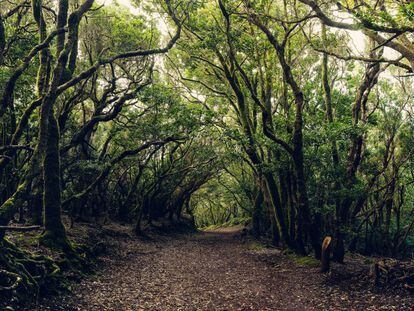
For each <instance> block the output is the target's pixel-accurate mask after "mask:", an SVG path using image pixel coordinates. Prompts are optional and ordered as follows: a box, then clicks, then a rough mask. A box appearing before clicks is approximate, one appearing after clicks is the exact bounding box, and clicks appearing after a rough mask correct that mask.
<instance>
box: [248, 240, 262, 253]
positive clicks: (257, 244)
mask: <svg viewBox="0 0 414 311" xmlns="http://www.w3.org/2000/svg"><path fill="white" fill-rule="evenodd" d="M247 247H248V249H250V250H254V251H259V250H262V249H265V248H266V246H265V245H264V244H262V243H260V242H259V241H256V240H253V241H250V242H249V244H248V246H247Z"/></svg>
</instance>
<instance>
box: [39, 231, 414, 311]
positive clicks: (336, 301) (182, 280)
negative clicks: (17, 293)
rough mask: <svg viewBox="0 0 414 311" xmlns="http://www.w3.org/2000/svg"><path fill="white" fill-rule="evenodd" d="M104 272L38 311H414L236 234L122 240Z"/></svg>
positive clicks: (408, 300)
mask: <svg viewBox="0 0 414 311" xmlns="http://www.w3.org/2000/svg"><path fill="white" fill-rule="evenodd" d="M119 246H120V248H119V253H118V254H116V255H113V256H108V257H105V258H104V261H103V262H102V266H103V268H102V269H101V270H100V271H99V273H98V274H97V275H95V276H93V277H91V278H87V279H84V280H83V281H82V282H81V283H80V284H78V285H76V286H75V287H74V289H73V293H72V294H71V295H69V296H64V297H58V298H55V299H54V300H53V301H49V302H48V303H47V304H45V305H42V306H39V308H38V309H39V310H54V311H55V310H56V311H57V310H117V311H118V310H119V311H121V310H151V311H153V310H410V309H412V307H414V299H413V298H412V297H408V296H406V297H399V296H396V295H395V294H393V295H387V294H375V293H371V292H367V291H366V290H356V289H355V288H354V287H353V286H348V287H350V288H347V287H346V286H345V287H344V284H341V283H340V284H339V285H338V284H334V285H332V284H330V279H331V278H332V275H331V276H327V277H323V276H321V275H320V274H319V273H318V271H317V268H311V267H309V266H301V265H298V264H296V263H294V262H293V261H292V259H289V258H288V257H286V256H285V255H282V254H280V252H279V251H278V250H275V249H258V248H257V247H256V248H254V247H252V245H251V243H250V242H246V241H243V240H242V239H241V238H240V236H239V235H237V234H236V233H234V232H231V231H230V232H208V233H198V234H195V235H181V236H178V237H174V238H168V237H162V238H160V239H157V240H156V241H153V242H145V243H144V242H137V241H136V240H133V241H131V239H127V238H124V239H123V240H122V241H120V245H119Z"/></svg>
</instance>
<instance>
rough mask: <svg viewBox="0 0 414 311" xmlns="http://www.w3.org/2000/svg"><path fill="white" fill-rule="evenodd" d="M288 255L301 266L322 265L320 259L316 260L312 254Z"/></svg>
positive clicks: (314, 266)
mask: <svg viewBox="0 0 414 311" xmlns="http://www.w3.org/2000/svg"><path fill="white" fill-rule="evenodd" d="M288 257H290V258H291V259H292V260H293V261H294V262H295V263H297V264H298V265H301V266H308V267H313V268H316V267H319V266H320V262H319V260H316V259H315V258H314V257H311V256H304V257H302V256H297V255H289V256H288Z"/></svg>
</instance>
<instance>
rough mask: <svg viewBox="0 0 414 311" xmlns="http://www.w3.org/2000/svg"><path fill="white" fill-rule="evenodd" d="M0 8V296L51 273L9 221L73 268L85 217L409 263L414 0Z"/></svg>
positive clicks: (8, 2)
mask: <svg viewBox="0 0 414 311" xmlns="http://www.w3.org/2000/svg"><path fill="white" fill-rule="evenodd" d="M0 4H1V6H0V117H1V124H0V127H1V128H0V132H1V147H0V154H1V155H0V175H1V182H0V241H1V248H2V251H1V253H0V280H1V283H0V289H1V290H2V291H8V290H10V291H11V290H14V289H15V288H14V286H21V283H23V284H24V286H25V287H35V288H37V287H38V286H40V285H41V284H40V283H41V282H42V281H41V280H42V278H43V277H44V276H45V274H53V273H56V269H59V267H58V266H56V264H55V263H54V262H53V261H52V260H50V259H49V258H47V257H39V256H33V255H31V254H30V253H27V252H24V251H22V250H20V249H19V248H18V247H16V246H15V245H13V244H11V243H10V242H9V241H8V240H7V238H6V237H5V234H6V232H7V231H9V230H10V231H12V230H29V229H30V228H31V227H28V226H32V227H33V226H42V227H43V228H44V230H43V233H42V234H41V235H40V236H39V241H40V243H41V244H42V245H45V246H47V247H50V248H53V249H57V250H59V251H61V252H63V253H64V254H65V256H66V258H67V260H68V262H69V263H70V265H72V266H74V267H76V266H79V262H82V260H85V258H84V257H83V256H81V255H80V249H79V247H78V246H75V245H73V244H72V243H71V241H69V239H68V238H67V234H66V230H67V226H76V223H77V222H80V221H92V222H100V223H104V222H108V221H119V222H123V223H131V224H132V225H133V226H134V230H135V232H136V233H137V234H140V233H141V232H142V229H143V228H144V227H146V226H148V225H151V224H152V223H153V222H156V221H159V220H161V219H162V220H169V221H179V220H180V219H181V217H185V218H188V219H191V220H192V221H193V222H194V223H195V224H196V225H197V226H198V227H208V226H212V225H213V226H217V225H222V224H224V223H227V224H239V223H241V224H248V228H249V229H250V231H251V232H252V234H254V235H255V236H257V237H267V238H270V239H271V241H272V242H273V243H274V244H275V245H279V246H283V247H286V248H290V249H291V250H293V251H295V252H297V253H298V254H301V255H305V254H309V253H310V252H313V253H314V255H315V256H316V257H317V258H319V257H320V255H321V254H320V252H321V243H322V240H323V238H324V237H325V236H332V239H333V240H332V241H333V259H334V260H336V261H338V262H342V261H343V259H344V254H345V252H346V251H354V252H360V253H364V254H377V255H384V256H394V257H404V256H410V254H411V252H412V251H413V246H414V240H413V239H414V235H413V234H412V231H413V229H414V228H413V227H414V217H413V216H414V206H413V202H414V185H413V182H414V162H413V159H414V157H413V151H414V149H413V146H414V134H413V133H414V131H413V129H414V120H413V114H414V111H413V109H414V105H413V91H414V85H413V70H414V35H413V32H414V23H413V21H414V4H413V3H412V2H409V1H407V2H405V1H389V0H380V1H377V0H376V1H373V0H368V1H365V2H360V1H339V2H336V1H324V2H322V1H316V0H315V1H313V0H299V1H290V0H283V1H281V0H280V1H278V0H261V1H247V0H246V1H242V0H240V1H226V0H218V1H216V0H214V1H196V0H182V1H175V0H165V1H161V0H160V1H158V0H154V1H135V2H131V5H135V6H136V7H137V8H138V9H136V10H133V11H132V12H131V11H130V10H129V9H128V8H126V7H125V6H123V5H120V4H117V3H115V2H114V3H112V4H109V3H106V4H105V5H103V4H102V3H101V2H100V1H94V0H83V1H81V0H73V1H68V0H59V1H52V0H19V1H12V0H0ZM355 40H356V41H355ZM355 42H357V46H355ZM62 215H64V216H65V215H67V216H68V217H67V218H68V219H70V222H69V223H66V224H64V221H63V220H62V219H63V218H65V219H66V217H62ZM11 223H12V224H11ZM17 223H20V224H25V226H24V227H23V228H22V225H19V226H18V228H16V226H17ZM65 225H66V228H65ZM39 266H44V267H46V268H44V270H45V271H43V272H39ZM40 275H41V277H40Z"/></svg>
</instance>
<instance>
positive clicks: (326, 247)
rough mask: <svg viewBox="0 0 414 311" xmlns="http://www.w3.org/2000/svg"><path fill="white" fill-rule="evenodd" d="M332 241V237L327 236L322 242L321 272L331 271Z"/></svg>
mask: <svg viewBox="0 0 414 311" xmlns="http://www.w3.org/2000/svg"><path fill="white" fill-rule="evenodd" d="M331 241H332V238H331V237H330V236H327V237H326V238H325V239H324V240H323V243H322V251H321V272H322V273H325V272H328V271H329V268H330V265H329V263H330V260H331V248H332V247H331Z"/></svg>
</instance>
